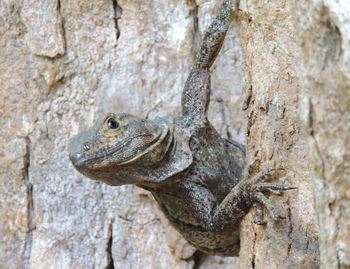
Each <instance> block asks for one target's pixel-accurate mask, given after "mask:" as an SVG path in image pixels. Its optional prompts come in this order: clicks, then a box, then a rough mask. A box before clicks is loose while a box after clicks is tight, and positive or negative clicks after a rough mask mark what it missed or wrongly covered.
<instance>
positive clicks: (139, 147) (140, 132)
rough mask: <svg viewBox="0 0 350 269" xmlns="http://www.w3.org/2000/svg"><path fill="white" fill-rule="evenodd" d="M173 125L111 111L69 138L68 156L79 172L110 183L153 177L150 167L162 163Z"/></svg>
mask: <svg viewBox="0 0 350 269" xmlns="http://www.w3.org/2000/svg"><path fill="white" fill-rule="evenodd" d="M172 126H173V125H172V124H169V122H166V120H164V119H162V118H156V119H155V120H153V121H152V120H147V119H142V118H138V117H135V116H132V115H129V114H124V113H120V114H113V113H109V114H107V115H105V116H104V117H102V118H100V119H98V120H97V121H96V123H95V124H94V126H93V127H91V128H90V129H89V130H86V131H83V132H81V133H79V134H77V135H76V136H74V137H73V138H71V139H70V140H69V143H68V152H69V157H70V160H71V161H72V163H73V166H74V167H75V168H76V169H77V170H78V171H79V172H80V173H82V174H83V175H85V176H87V177H89V178H92V179H95V180H100V181H103V182H105V183H107V184H110V185H123V184H134V183H143V182H145V181H150V177H151V176H150V172H149V171H151V170H153V171H155V170H157V169H154V168H152V167H154V166H159V167H162V165H160V164H159V163H160V162H162V160H163V159H164V157H165V155H166V153H167V152H168V150H169V148H170V145H171V144H172V141H173V132H172V128H173V127H172ZM157 164H158V165H157ZM150 167H151V168H150ZM160 174H164V173H160ZM157 180H158V181H161V177H158V176H154V178H153V179H152V180H151V182H153V183H154V181H157Z"/></svg>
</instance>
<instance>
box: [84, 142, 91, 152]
mask: <svg viewBox="0 0 350 269" xmlns="http://www.w3.org/2000/svg"><path fill="white" fill-rule="evenodd" d="M83 149H84V150H86V151H88V150H90V149H91V145H90V144H89V143H85V144H84V145H83Z"/></svg>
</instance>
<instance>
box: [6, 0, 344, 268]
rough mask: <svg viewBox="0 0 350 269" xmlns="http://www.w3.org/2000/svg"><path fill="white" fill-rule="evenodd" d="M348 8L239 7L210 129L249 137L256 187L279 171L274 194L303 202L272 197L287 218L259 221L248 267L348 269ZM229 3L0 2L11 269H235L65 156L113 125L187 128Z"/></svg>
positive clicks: (250, 0) (133, 193)
mask: <svg viewBox="0 0 350 269" xmlns="http://www.w3.org/2000/svg"><path fill="white" fill-rule="evenodd" d="M304 2H305V3H304ZM338 2H339V3H338ZM338 2H336V1H330V0H328V1H327V0H311V1H298V0H292V1H283V0H274V1H272V0H270V1H256V0H242V1H241V4H240V9H241V11H240V15H239V18H238V21H237V22H236V23H233V25H232V27H231V29H230V31H229V33H228V35H227V38H226V40H225V44H224V46H223V48H222V51H221V53H220V55H219V57H218V59H217V60H216V62H215V66H214V67H213V71H212V89H213V90H212V96H211V104H210V111H209V114H210V120H211V121H212V122H213V124H214V126H215V127H216V128H217V129H218V130H219V132H220V133H221V134H222V135H223V136H225V137H230V138H232V139H235V140H238V141H240V142H242V143H244V141H245V135H246V138H247V160H248V161H249V162H252V161H255V163H254V165H253V169H252V172H253V173H257V172H258V171H263V170H265V169H267V168H270V167H282V168H284V169H285V170H284V172H282V174H283V175H281V177H280V178H279V179H277V178H276V180H279V181H280V182H283V183H286V184H289V185H292V186H297V187H298V189H297V190H291V191H288V192H287V193H286V194H284V195H283V196H280V197H275V196H273V197H271V200H272V202H273V203H274V204H275V205H276V208H277V210H278V211H279V213H280V214H281V215H284V216H285V217H286V218H285V219H282V220H279V221H277V222H274V221H273V220H272V219H271V217H270V216H269V215H268V214H265V216H264V217H265V219H266V220H267V224H266V225H265V226H256V225H254V224H252V222H251V220H252V216H251V214H248V215H247V217H246V218H245V220H244V221H243V223H242V227H241V251H240V261H239V263H240V265H239V267H240V268H259V269H260V268H319V267H320V264H321V267H322V268H327V269H328V268H350V254H349V246H350V235H349V230H350V229H349V223H350V221H349V215H350V214H349V208H350V207H349V200H350V194H349V191H348V190H349V189H350V187H349V182H350V148H349V147H350V138H349V136H350V135H349V133H350V132H349V131H350V130H349V129H350V124H348V122H349V119H350V113H349V111H350V97H349V95H350V94H349V92H350V91H349V88H350V86H349V84H350V82H349V81H350V80H349V72H350V71H349V66H350V63H349V55H348V54H349V53H348V52H349V51H350V48H349V44H350V42H349V38H350V34H349V31H348V30H347V29H349V27H350V26H349V21H350V20H349V19H350V15H349V14H350V7H349V5H348V4H344V3H345V1H343V2H341V1H338ZM221 3H222V1H215V0H209V1H195V0H181V1H171V0H166V1H161V0H153V1H143V0H133V1H126V0H118V1H117V0H110V1H107V0H95V1H88V0H81V1H67V0H27V1H15V0H2V1H0V38H1V39H0V124H1V126H2V128H1V130H0V145H1V147H0V268H35V269H37V268H39V269H40V268H201V269H203V268H238V259H237V258H234V257H226V258H221V257H213V256H207V255H204V254H201V253H199V252H197V251H196V250H195V249H194V248H193V247H192V246H190V245H189V244H188V243H187V242H186V241H185V240H184V239H183V238H182V237H181V236H180V235H179V234H178V233H177V232H176V231H175V230H174V229H173V228H172V227H171V226H170V225H169V224H168V222H167V221H166V220H165V218H164V216H163V215H162V213H161V212H160V211H159V209H158V207H157V204H156V203H155V202H154V201H153V200H152V199H151V197H150V196H149V194H148V193H147V192H145V191H143V190H141V189H138V188H137V187H135V186H122V187H110V186H107V185H105V184H102V183H98V182H94V181H91V180H89V179H86V178H84V177H83V176H81V175H80V174H78V173H77V172H76V171H75V170H74V169H73V167H72V165H71V164H70V162H69V160H68V155H67V150H66V144H67V140H68V139H69V138H70V137H71V136H72V135H73V134H75V133H77V132H78V131H79V130H82V129H86V128H87V127H89V126H90V125H91V124H92V122H93V121H94V120H95V119H96V118H97V117H98V116H99V114H100V113H101V112H108V111H115V112H127V113H131V114H135V115H138V116H142V117H148V118H154V117H155V116H156V115H159V116H165V115H173V116H176V115H179V113H180V98H181V90H182V88H183V85H184V82H185V80H186V77H187V75H188V73H189V68H190V67H191V64H192V62H193V57H194V53H195V51H196V49H197V47H198V45H199V42H200V39H201V36H202V35H203V32H204V30H205V28H206V27H207V26H208V24H209V23H210V21H211V19H212V18H213V16H214V15H215V13H216V11H217V8H218V7H219V6H220V4H221ZM239 28H240V29H239ZM239 32H240V38H241V40H239V37H238V33H239ZM240 44H241V48H242V63H241V51H240ZM241 66H242V72H240V67H241ZM241 77H242V78H241ZM240 81H242V86H243V87H242V88H243V92H244V95H243V96H244V97H242V96H241V91H240V88H241V87H240ZM242 103H243V107H244V108H245V109H246V112H242V111H241V107H242ZM246 121H248V126H247V128H246V134H245V133H244V130H245V127H244V125H245V124H244V123H245V122H246ZM314 201H315V202H314ZM318 223H319V226H320V227H319V226H318Z"/></svg>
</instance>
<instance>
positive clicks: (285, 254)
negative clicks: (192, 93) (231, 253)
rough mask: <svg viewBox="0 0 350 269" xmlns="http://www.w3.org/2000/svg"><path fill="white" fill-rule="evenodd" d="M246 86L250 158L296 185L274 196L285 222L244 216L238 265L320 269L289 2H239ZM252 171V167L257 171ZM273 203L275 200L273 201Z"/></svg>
mask: <svg viewBox="0 0 350 269" xmlns="http://www.w3.org/2000/svg"><path fill="white" fill-rule="evenodd" d="M240 8H241V9H242V14H241V17H242V20H241V22H242V29H241V43H242V59H243V72H242V73H243V88H244V89H245V91H246V95H248V96H249V92H250V91H251V94H252V96H251V97H250V103H249V107H248V126H247V160H248V161H249V162H252V161H254V160H255V161H256V164H255V165H254V168H255V169H258V170H264V169H266V168H269V167H282V168H284V169H285V177H284V178H280V182H283V183H287V184H290V185H292V186H297V187H298V189H297V190H292V191H289V192H288V193H287V194H284V195H283V196H282V197H277V199H275V197H273V200H274V203H277V204H279V205H280V207H279V208H278V210H279V212H280V213H281V214H282V215H283V216H285V219H282V220H279V221H277V222H274V221H273V220H272V218H271V217H270V215H269V214H268V213H266V212H265V219H266V220H267V224H266V226H263V227H258V226H256V225H253V224H252V223H251V216H249V215H248V216H247V217H246V219H245V221H244V223H243V225H242V230H241V240H242V241H241V244H242V247H241V252H240V267H241V268H259V269H260V268H318V267H319V255H318V240H317V237H318V226H317V220H316V213H315V210H314V203H313V192H312V190H313V185H312V180H311V177H310V164H309V161H308V156H307V146H306V141H305V139H304V132H303V130H302V129H301V128H300V124H299V121H298V115H297V114H296V111H297V107H298V100H299V94H300V92H299V91H300V78H299V77H298V76H297V68H298V65H297V64H298V63H299V62H300V61H301V58H300V57H301V55H300V47H299V46H298V44H297V43H296V40H295V34H296V31H297V30H296V29H295V28H294V25H293V22H292V17H291V14H290V3H287V2H285V1H264V3H262V2H261V1H241V6H240ZM255 171H256V170H255ZM278 201H280V202H279V203H278Z"/></svg>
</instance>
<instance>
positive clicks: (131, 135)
mask: <svg viewBox="0 0 350 269" xmlns="http://www.w3.org/2000/svg"><path fill="white" fill-rule="evenodd" d="M237 9H238V4H235V5H233V4H232V3H231V0H225V1H224V2H223V4H222V7H221V9H220V12H219V14H218V15H217V17H216V18H215V19H214V21H213V22H212V23H211V25H210V27H209V29H208V30H207V32H206V33H205V35H204V38H203V41H202V44H201V47H200V49H199V52H198V53H197V56H196V59H195V63H194V65H193V67H192V69H191V72H190V74H189V77H188V79H187V82H186V84H185V87H184V90H183V93H182V116H180V117H175V118H171V117H167V118H159V117H158V118H155V119H154V120H148V119H142V118H138V117H135V116H132V115H130V114H125V113H108V114H107V115H105V116H104V117H102V118H100V119H99V120H97V122H96V123H95V125H94V126H93V127H92V128H91V129H89V130H87V131H83V132H81V133H79V134H78V135H76V136H74V137H73V138H72V139H71V140H70V141H69V145H68V151H69V157H70V159H71V161H72V163H73V165H74V167H75V168H76V169H77V170H78V171H79V172H80V173H82V174H83V175H85V176H87V177H89V178H91V179H95V180H99V181H103V182H105V183H107V184H109V185H112V186H119V185H123V184H136V185H137V186H139V187H141V188H144V189H146V190H148V191H150V192H151V193H152V195H153V197H154V198H155V200H156V201H157V202H158V204H159V206H160V208H161V209H162V211H163V212H164V214H165V215H166V216H167V217H168V219H169V220H170V222H171V224H172V225H173V226H174V227H175V228H176V229H177V230H178V231H179V232H180V233H181V234H182V235H183V236H184V237H185V238H186V239H187V240H188V242H190V243H191V244H192V245H194V246H195V247H196V248H198V249H199V250H201V251H204V252H206V253H209V254H213V255H223V256H236V255H238V251H239V247H240V240H239V231H240V229H239V225H240V222H241V220H242V218H243V217H244V216H245V215H246V214H247V213H248V212H249V210H250V208H251V207H255V209H256V216H255V217H254V222H255V223H257V224H263V223H264V222H263V220H262V206H264V207H265V208H267V209H268V211H269V213H270V214H271V215H272V217H273V218H275V219H277V218H280V216H279V215H278V214H277V213H276V211H275V210H274V207H273V205H272V204H271V202H270V200H269V199H268V197H267V196H265V192H266V191H271V192H272V193H276V192H279V191H283V190H288V189H292V188H291V187H288V186H285V185H280V184H276V183H269V182H266V179H269V178H271V177H273V176H275V174H276V171H277V170H278V169H269V170H267V171H266V172H264V173H260V174H258V175H255V176H250V175H249V173H247V172H244V171H248V170H249V169H247V168H246V169H245V149H244V147H243V146H242V145H240V144H239V143H236V142H234V141H230V140H227V139H224V138H222V137H221V136H220V135H219V134H218V132H217V131H216V130H215V129H214V127H213V126H212V125H211V124H210V122H209V121H208V118H207V110H208V105H209V95H210V71H209V68H210V67H211V65H212V64H213V62H214V60H215V58H216V56H217V54H218V52H219V51H220V48H221V46H222V43H223V41H224V38H225V35H226V32H227V29H228V27H229V25H230V23H231V21H232V17H233V15H234V12H235V11H236V10H237Z"/></svg>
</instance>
